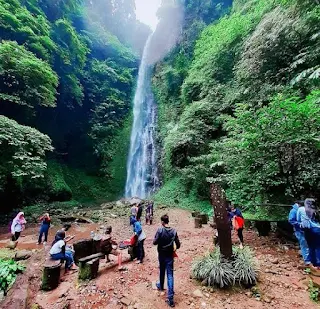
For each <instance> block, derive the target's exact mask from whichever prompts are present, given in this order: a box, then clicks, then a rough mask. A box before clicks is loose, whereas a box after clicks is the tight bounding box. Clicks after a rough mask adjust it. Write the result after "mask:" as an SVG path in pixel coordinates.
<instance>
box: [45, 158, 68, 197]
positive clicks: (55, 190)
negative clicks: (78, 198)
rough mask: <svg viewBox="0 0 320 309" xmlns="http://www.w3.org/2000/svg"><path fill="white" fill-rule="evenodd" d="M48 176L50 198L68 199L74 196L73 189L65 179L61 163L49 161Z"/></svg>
mask: <svg viewBox="0 0 320 309" xmlns="http://www.w3.org/2000/svg"><path fill="white" fill-rule="evenodd" d="M46 176H47V177H46V185H47V186H48V189H47V194H48V197H49V199H50V200H52V201H68V200H70V199H71V198H72V191H71V189H70V187H69V186H68V184H67V183H66V181H65V179H64V175H63V169H62V167H61V165H60V164H58V163H57V162H54V161H49V162H48V169H47V173H46Z"/></svg>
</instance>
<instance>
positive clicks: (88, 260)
mask: <svg viewBox="0 0 320 309" xmlns="http://www.w3.org/2000/svg"><path fill="white" fill-rule="evenodd" d="M104 257H105V255H104V254H103V253H101V252H99V253H95V254H91V255H88V256H85V257H83V258H81V259H79V279H80V280H91V279H94V278H96V277H97V276H98V270H99V261H100V259H101V258H104Z"/></svg>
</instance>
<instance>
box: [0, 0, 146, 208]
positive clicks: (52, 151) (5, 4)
mask: <svg viewBox="0 0 320 309" xmlns="http://www.w3.org/2000/svg"><path fill="white" fill-rule="evenodd" d="M134 10H135V7H134V1H133V0H128V1H120V0H116V1H111V0H110V1H109V0H98V1H89V0H88V1H87V0H0V79H1V83H0V113H1V115H2V116H1V117H0V155H1V159H2V160H1V163H0V198H1V199H2V200H3V199H5V200H6V202H7V203H6V205H3V206H1V209H0V211H1V210H7V209H11V208H13V207H17V206H21V205H25V204H31V203H36V202H38V201H49V202H50V201H65V200H70V199H77V200H79V201H88V200H90V201H94V200H99V199H115V198H117V197H119V196H121V194H122V190H123V185H124V183H125V181H124V178H125V165H126V155H127V149H128V143H129V135H128V128H129V127H130V109H131V97H132V95H133V90H134V89H133V88H134V84H135V77H136V74H137V68H138V59H139V57H140V53H141V50H142V48H143V46H144V43H145V40H146V38H147V36H148V35H149V33H150V29H149V28H148V27H147V26H145V25H143V24H141V23H140V22H138V21H137V20H136V17H135V11H134ZM129 130H130V129H129ZM115 160H116V161H115ZM47 167H48V168H47Z"/></svg>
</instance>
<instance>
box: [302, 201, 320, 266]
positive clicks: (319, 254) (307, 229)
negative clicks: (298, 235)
mask: <svg viewBox="0 0 320 309" xmlns="http://www.w3.org/2000/svg"><path fill="white" fill-rule="evenodd" d="M315 210H316V207H315V200H314V199H313V198H307V199H306V200H305V201H304V207H300V208H299V209H298V212H297V221H298V222H301V223H300V227H301V228H302V229H303V230H304V236H305V239H306V241H307V244H308V247H309V258H310V262H311V264H312V265H313V266H315V267H318V268H319V267H320V243H319V242H320V241H319V239H320V224H318V223H316V222H315V220H314V216H315Z"/></svg>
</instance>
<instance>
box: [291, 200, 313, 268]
mask: <svg viewBox="0 0 320 309" xmlns="http://www.w3.org/2000/svg"><path fill="white" fill-rule="evenodd" d="M299 208H301V211H300V215H299V218H297V214H298V210H299ZM303 208H304V207H303V201H296V202H295V203H294V204H293V205H292V209H291V210H290V212H289V217H288V221H289V223H290V224H291V225H292V227H293V230H294V235H295V236H296V238H297V240H298V242H299V246H300V250H301V254H302V258H303V261H304V263H305V265H306V266H308V265H310V263H311V260H310V255H309V247H308V243H307V241H306V238H305V236H304V231H303V229H302V228H301V214H302V210H303Z"/></svg>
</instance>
